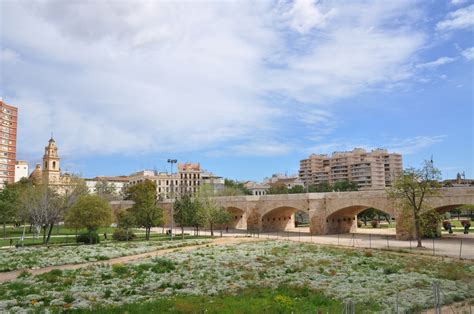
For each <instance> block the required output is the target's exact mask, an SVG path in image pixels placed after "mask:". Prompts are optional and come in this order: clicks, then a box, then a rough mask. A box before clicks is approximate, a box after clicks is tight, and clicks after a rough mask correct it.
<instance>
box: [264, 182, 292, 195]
mask: <svg viewBox="0 0 474 314" xmlns="http://www.w3.org/2000/svg"><path fill="white" fill-rule="evenodd" d="M267 194H288V187H287V186H286V184H284V183H278V184H272V185H271V186H270V188H269V189H268V191H267Z"/></svg>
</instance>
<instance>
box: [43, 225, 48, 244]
mask: <svg viewBox="0 0 474 314" xmlns="http://www.w3.org/2000/svg"><path fill="white" fill-rule="evenodd" d="M42 228H43V244H46V228H47V225H45V226H43V227H42Z"/></svg>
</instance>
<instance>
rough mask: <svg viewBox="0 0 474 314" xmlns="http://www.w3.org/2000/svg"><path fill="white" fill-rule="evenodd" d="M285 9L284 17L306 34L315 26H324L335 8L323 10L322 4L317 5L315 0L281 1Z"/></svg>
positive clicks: (291, 25)
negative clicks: (324, 11)
mask: <svg viewBox="0 0 474 314" xmlns="http://www.w3.org/2000/svg"><path fill="white" fill-rule="evenodd" d="M280 6H281V7H280V8H279V9H280V10H282V11H283V14H282V19H283V20H286V22H287V23H288V24H289V26H290V27H291V28H292V29H294V30H296V31H297V32H299V33H301V34H304V33H307V32H308V31H310V30H311V29H313V28H323V27H324V26H325V25H326V20H327V19H328V18H330V16H331V14H332V13H333V12H334V10H331V9H330V10H328V12H326V13H323V12H322V9H323V8H322V5H317V1H314V0H295V1H293V2H290V3H280Z"/></svg>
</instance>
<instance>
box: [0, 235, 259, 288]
mask: <svg viewBox="0 0 474 314" xmlns="http://www.w3.org/2000/svg"><path fill="white" fill-rule="evenodd" d="M250 241H259V239H258V238H243V237H240V238H229V237H226V238H215V239H212V240H211V242H210V243H206V244H198V245H190V246H183V247H179V248H171V249H164V250H156V251H152V252H148V253H142V254H136V255H128V256H122V257H116V258H111V259H109V260H106V261H98V262H88V263H82V264H67V265H58V266H48V267H44V268H40V269H31V270H30V269H27V270H28V271H29V272H30V273H31V274H33V275H39V274H44V273H47V272H50V271H52V270H53V269H61V270H66V269H78V268H82V267H87V266H93V265H102V264H108V265H112V264H117V263H128V262H130V261H134V260H138V259H144V258H149V257H155V256H161V255H165V254H168V253H171V252H176V251H183V252H186V251H191V250H194V249H197V248H201V247H206V246H208V245H227V244H238V243H242V242H250ZM22 271H24V269H21V270H15V271H11V272H3V273H0V283H1V282H5V281H10V280H14V279H16V278H17V277H18V275H20V274H21V272H22Z"/></svg>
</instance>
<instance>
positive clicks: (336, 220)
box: [326, 205, 392, 234]
mask: <svg viewBox="0 0 474 314" xmlns="http://www.w3.org/2000/svg"><path fill="white" fill-rule="evenodd" d="M367 208H375V207H372V206H367V205H352V206H347V207H344V208H340V209H338V210H336V211H334V212H333V213H332V214H330V215H329V216H327V218H326V234H338V233H354V232H357V215H358V214H359V213H361V212H363V211H364V210H366V209H367ZM375 209H377V210H380V211H381V212H384V213H386V214H388V215H391V216H392V214H391V213H389V212H387V211H385V210H382V209H379V208H375Z"/></svg>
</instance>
